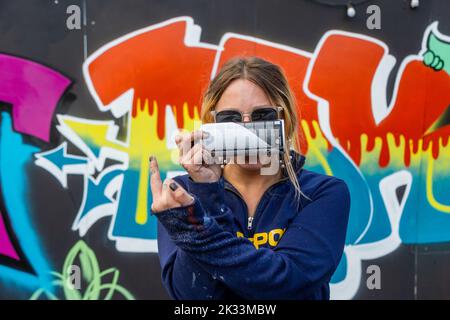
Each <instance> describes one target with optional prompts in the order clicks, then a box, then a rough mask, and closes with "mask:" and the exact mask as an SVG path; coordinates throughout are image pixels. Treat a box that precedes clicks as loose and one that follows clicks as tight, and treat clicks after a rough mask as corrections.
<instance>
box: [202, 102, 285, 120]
mask: <svg viewBox="0 0 450 320" xmlns="http://www.w3.org/2000/svg"><path fill="white" fill-rule="evenodd" d="M281 110H283V108H282V107H273V106H264V107H257V108H256V109H254V110H253V111H252V112H250V113H242V112H240V111H238V110H234V109H229V110H223V111H219V112H217V111H211V113H212V115H213V117H214V121H215V122H216V123H221V122H244V121H243V119H244V115H245V114H248V115H250V119H251V121H253V122H255V121H274V120H277V119H279V118H280V111H281Z"/></svg>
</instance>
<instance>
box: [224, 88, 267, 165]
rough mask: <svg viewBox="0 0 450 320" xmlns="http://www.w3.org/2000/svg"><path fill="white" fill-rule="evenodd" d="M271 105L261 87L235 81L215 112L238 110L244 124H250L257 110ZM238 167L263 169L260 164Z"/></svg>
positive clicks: (225, 92)
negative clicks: (251, 116) (251, 115)
mask: <svg viewBox="0 0 450 320" xmlns="http://www.w3.org/2000/svg"><path fill="white" fill-rule="evenodd" d="M271 104H272V103H271V102H270V100H269V98H268V97H267V96H266V94H265V92H264V91H263V90H262V89H261V88H260V87H259V86H257V85H256V84H254V83H253V82H251V81H249V80H245V79H238V80H234V81H233V82H232V83H231V84H230V85H229V86H228V87H227V88H226V89H225V91H224V92H223V93H222V96H221V98H220V100H219V101H218V103H217V105H216V107H215V111H216V112H219V111H223V110H228V109H234V110H238V111H240V112H241V113H242V114H244V115H243V119H242V122H250V121H251V118H250V113H251V112H252V111H253V110H255V108H258V107H260V106H261V107H263V106H270V105H271ZM238 165H239V166H240V167H241V168H244V169H247V170H259V169H260V168H261V164H260V163H256V164H248V163H246V164H238Z"/></svg>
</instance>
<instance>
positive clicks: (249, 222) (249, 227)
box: [225, 178, 286, 230]
mask: <svg viewBox="0 0 450 320" xmlns="http://www.w3.org/2000/svg"><path fill="white" fill-rule="evenodd" d="M285 180H286V178H283V179H281V180H279V181H277V182H275V183H274V184H272V185H271V186H270V187H269V188H268V189H267V190H266V191H265V192H264V194H263V195H262V197H261V200H262V199H263V198H264V196H265V195H266V193H267V192H268V191H270V190H272V189H273V188H274V187H275V186H276V185H278V184H280V183H281V182H283V181H285ZM225 189H227V190H229V191H231V192H232V193H234V194H235V195H237V196H238V197H239V198H240V199H241V201H242V202H244V206H245V208H246V209H247V215H248V207H247V204H246V203H245V201H244V198H242V196H241V195H240V194H239V192H237V191H234V190H233V189H231V188H229V187H225ZM261 200H260V201H259V202H258V204H257V206H256V211H255V215H256V213H257V212H258V208H259V205H260V204H261ZM253 220H254V217H247V230H252V229H253Z"/></svg>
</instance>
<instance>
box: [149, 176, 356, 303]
mask: <svg viewBox="0 0 450 320" xmlns="http://www.w3.org/2000/svg"><path fill="white" fill-rule="evenodd" d="M194 197H195V196H194ZM310 197H311V201H310V202H309V203H308V204H307V205H306V206H305V207H304V208H303V209H302V210H301V211H300V212H299V213H298V215H297V216H296V218H295V219H294V220H293V221H292V222H291V223H290V224H289V226H288V227H287V229H286V231H285V233H284V235H283V237H282V238H281V239H280V241H279V243H278V245H277V247H276V248H275V249H273V250H272V249H269V248H260V249H256V248H255V247H254V246H253V244H252V243H251V242H250V241H249V240H248V239H246V238H242V237H239V238H238V237H236V236H234V235H233V234H232V233H230V232H228V231H226V230H224V228H222V227H221V226H220V225H219V224H218V223H217V221H216V219H215V218H214V216H210V215H208V214H206V211H205V210H204V209H203V207H202V204H201V202H200V201H198V199H196V201H195V202H194V204H193V205H191V206H188V207H182V208H175V209H170V210H167V211H164V212H160V213H158V214H157V215H156V216H157V218H158V219H159V221H160V222H161V224H163V225H164V226H165V229H166V230H167V232H168V234H169V236H170V238H171V239H172V241H173V242H174V243H175V244H176V246H178V247H179V248H181V249H182V250H183V251H184V252H185V253H186V254H187V255H188V256H189V257H191V258H192V259H193V260H194V261H196V262H197V263H198V264H199V265H200V266H201V267H202V269H203V270H206V271H207V272H208V273H209V274H211V275H212V276H213V277H214V278H216V279H218V280H219V281H221V282H223V283H224V284H225V285H226V286H227V287H229V288H230V289H231V290H232V291H233V292H235V293H236V294H238V295H239V296H241V297H243V298H247V299H299V298H302V297H308V296H309V293H311V292H312V291H315V290H316V289H317V288H318V287H321V286H322V285H323V284H324V283H327V282H329V280H330V278H331V276H332V274H333V273H334V271H335V269H336V267H337V265H338V263H339V260H340V258H341V256H342V252H343V247H344V242H345V236H346V229H347V222H348V214H349V210H350V195H349V191H348V188H347V185H346V184H345V182H343V181H342V180H340V179H336V178H332V179H329V180H327V181H326V182H325V183H322V185H321V186H319V187H318V188H317V189H316V191H315V192H314V194H313V195H310ZM195 198H196V197H195ZM226 210H229V209H228V208H226Z"/></svg>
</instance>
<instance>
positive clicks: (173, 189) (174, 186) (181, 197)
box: [168, 180, 194, 206]
mask: <svg viewBox="0 0 450 320" xmlns="http://www.w3.org/2000/svg"><path fill="white" fill-rule="evenodd" d="M168 184H169V190H170V191H169V193H170V194H171V196H172V198H173V199H175V201H176V202H178V203H179V204H180V205H181V206H188V205H191V204H193V203H194V197H192V196H191V195H190V194H189V193H188V192H187V191H186V190H185V189H184V188H183V187H182V186H180V185H179V184H178V183H176V182H175V181H174V180H169V181H168Z"/></svg>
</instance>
